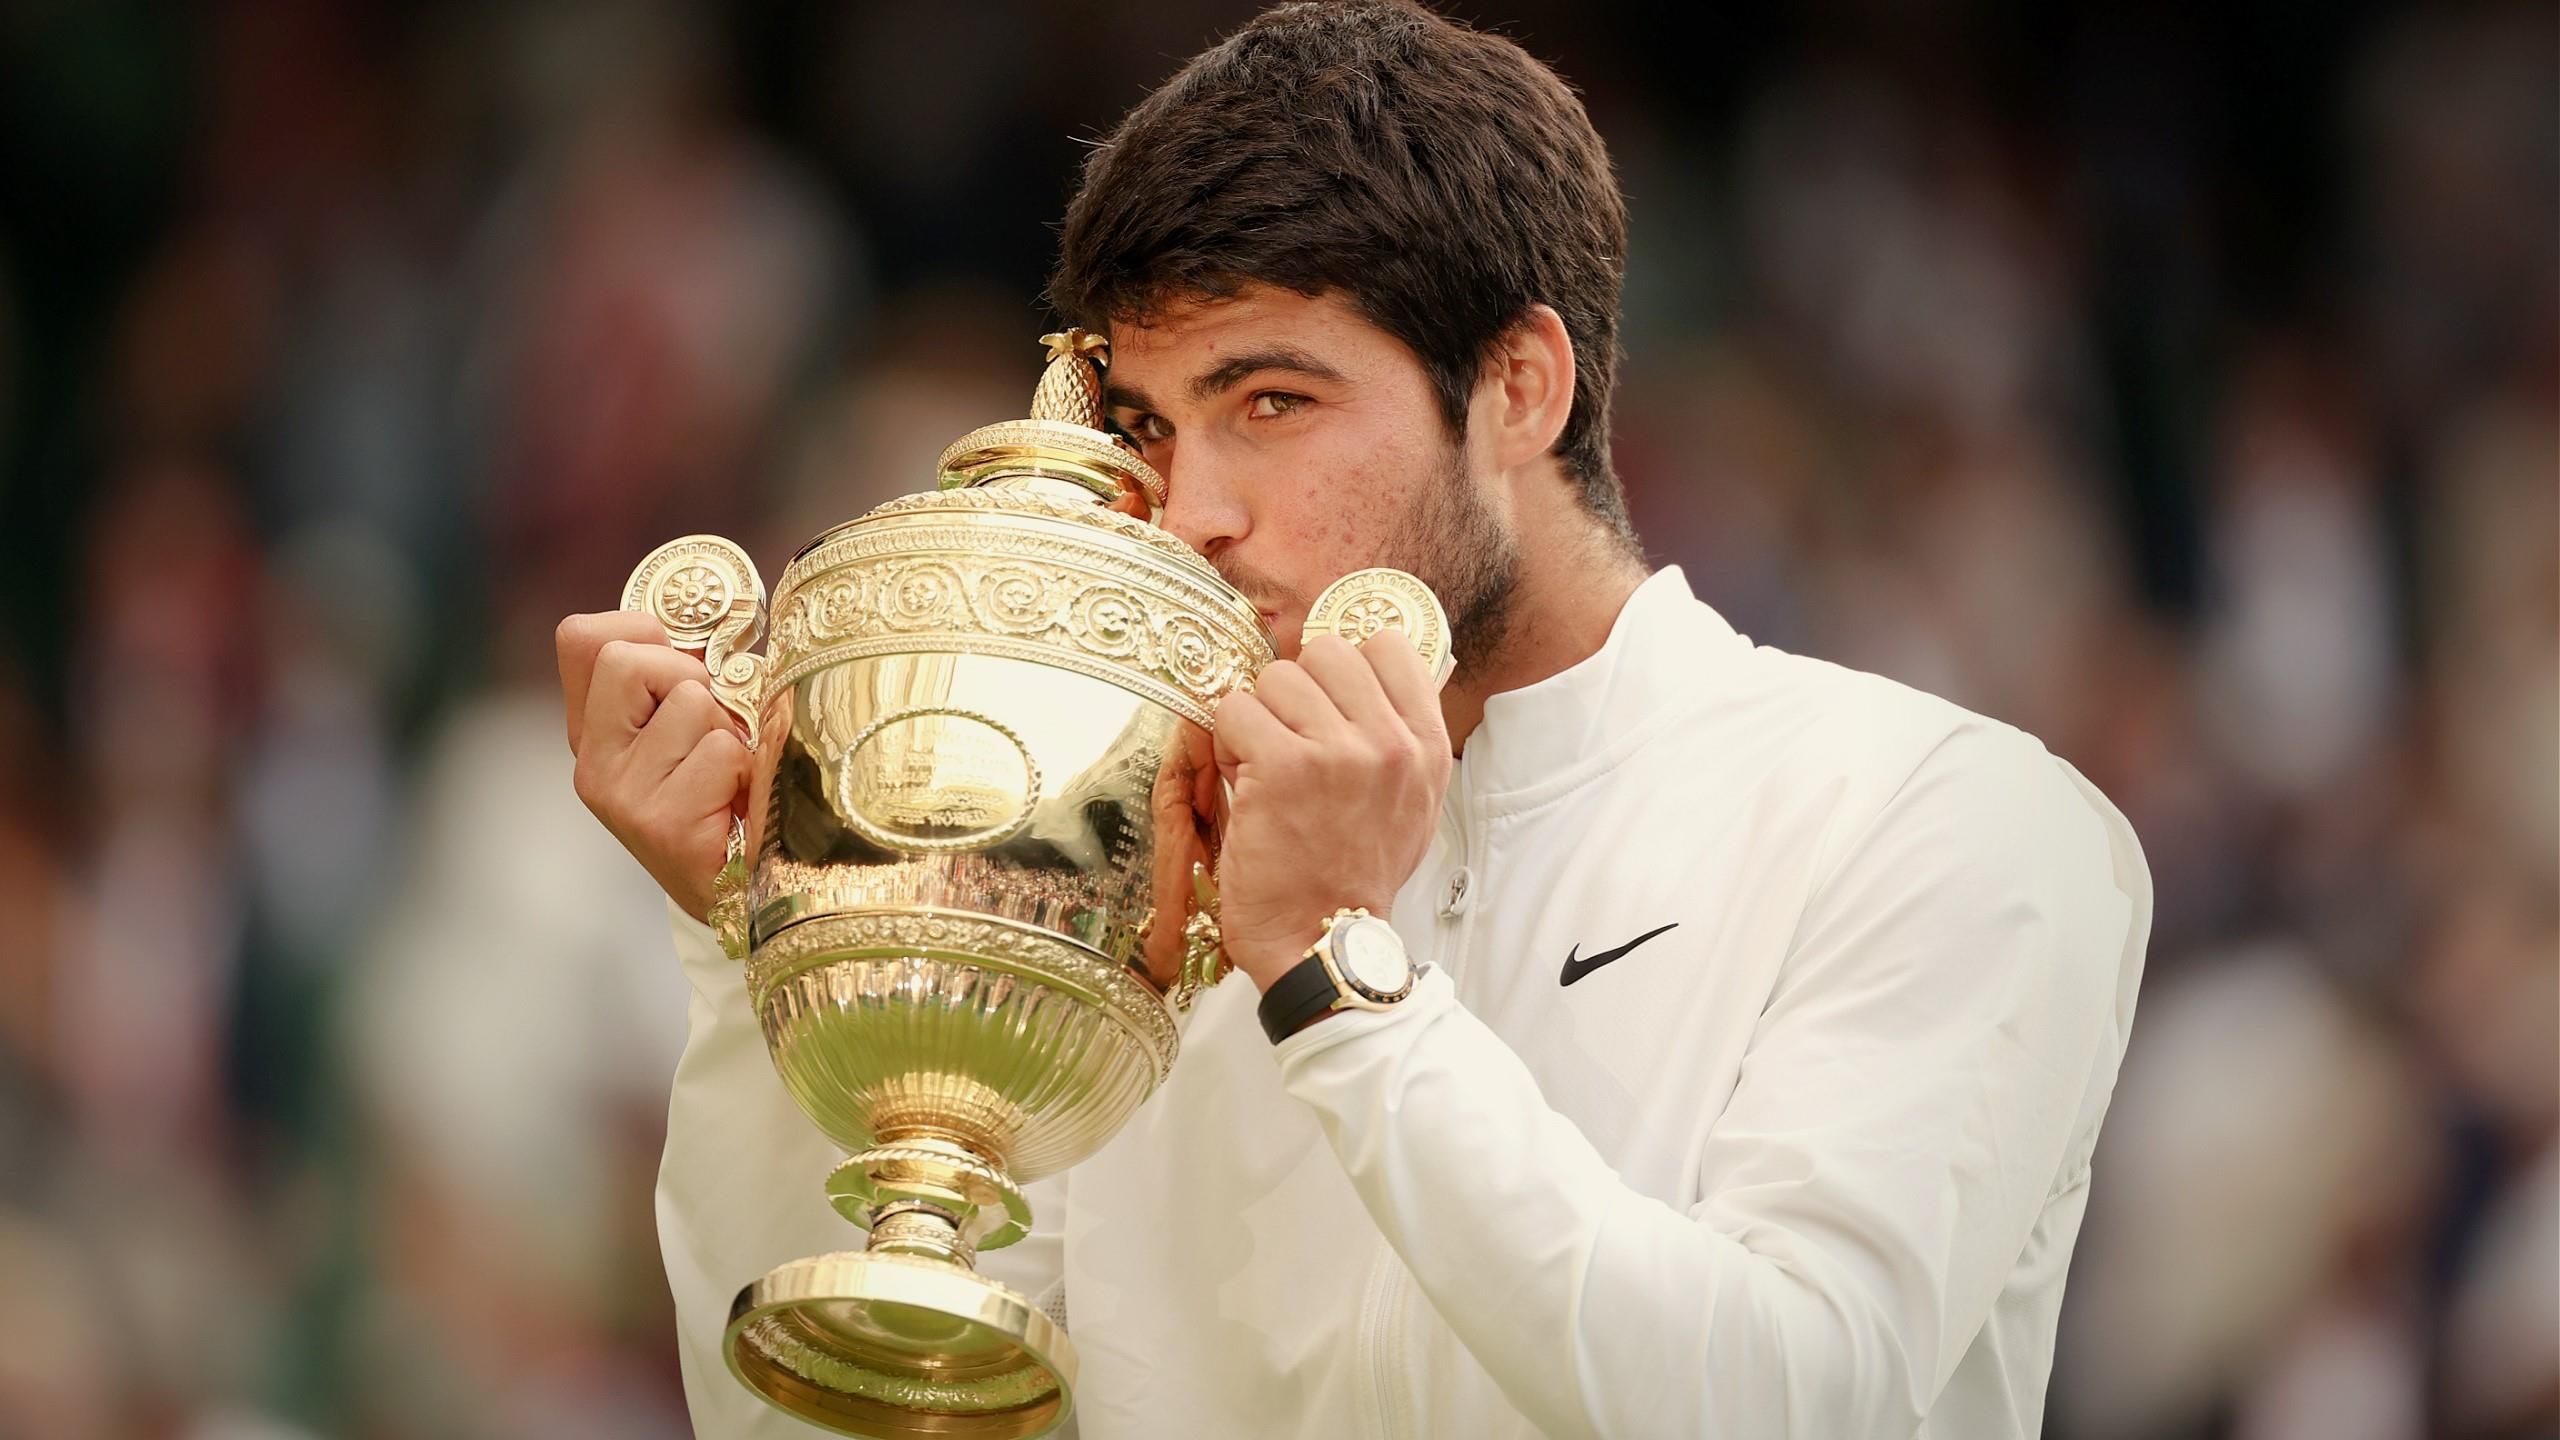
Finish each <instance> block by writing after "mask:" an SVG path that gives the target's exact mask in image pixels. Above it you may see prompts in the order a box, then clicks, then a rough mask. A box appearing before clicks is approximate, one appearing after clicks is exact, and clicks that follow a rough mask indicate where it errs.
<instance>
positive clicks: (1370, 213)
mask: <svg viewBox="0 0 2560 1440" xmlns="http://www.w3.org/2000/svg"><path fill="white" fill-rule="evenodd" d="M1626 231H1627V222H1626V205H1625V201H1624V200H1623V199H1622V198H1621V197H1620V195H1619V193H1618V185H1617V179H1616V177H1615V175H1614V174H1613V173H1612V171H1611V169H1610V165H1609V152H1608V149H1607V147H1606V146H1604V145H1602V144H1601V142H1600V136H1599V134H1598V132H1596V131H1594V130H1593V129H1592V128H1591V121H1590V118H1589V117H1588V116H1586V115H1585V114H1584V113H1583V110H1582V102H1581V101H1580V100H1579V99H1577V98H1576V97H1575V96H1574V93H1573V91H1572V89H1571V88H1570V87H1568V86H1567V85H1566V84H1565V83H1564V81H1563V80H1562V79H1560V78H1558V77H1557V75H1556V73H1555V72H1554V71H1552V70H1549V69H1548V68H1547V67H1546V66H1544V65H1542V64H1540V63H1538V62H1537V61H1536V60H1533V59H1531V58H1530V57H1529V56H1528V55H1527V54H1526V53H1525V52H1523V51H1522V50H1521V49H1520V47H1519V46H1517V45H1514V44H1513V43H1511V42H1510V41H1508V40H1505V39H1502V38H1501V37H1499V36H1494V35H1486V34H1481V33H1479V32H1477V31H1474V30H1470V29H1468V28H1466V27H1465V26H1463V25H1459V24H1456V23H1454V22H1452V21H1449V20H1446V19H1443V18H1441V17H1440V16H1437V15H1434V14H1432V13H1430V12H1429V11H1427V10H1423V9H1421V8H1419V7H1418V6H1414V5H1410V4H1404V3H1398V0H1315V3H1305V4H1292V5H1282V6H1279V7H1278V8H1276V9H1273V10H1269V11H1266V12H1264V13H1263V14H1262V15H1260V16H1258V17H1257V18H1255V19H1254V20H1253V21H1252V22H1251V23H1250V24H1248V25H1246V26H1245V27H1244V28H1243V29H1242V30H1239V31H1237V32H1236V33H1235V34H1234V35H1232V36H1229V37H1228V38H1227V39H1226V40H1225V41H1224V42H1223V43H1221V44H1219V45H1218V46H1217V47H1215V48H1214V49H1211V50H1209V51H1207V52H1205V53H1203V54H1201V55H1199V56H1198V57H1196V58H1195V59H1193V60H1192V61H1191V63H1189V64H1187V65H1185V66H1183V67H1182V69H1181V71H1180V73H1178V74H1176V75H1175V76H1174V77H1173V78H1172V79H1171V80H1169V81H1167V82H1165V84H1164V85H1163V87H1162V88H1160V89H1158V90H1157V91H1155V93H1153V94H1151V95H1149V96H1148V97H1147V98H1146V99H1145V100H1143V101H1141V102H1140V103H1139V105H1138V107H1137V108H1136V109H1134V110H1132V111H1130V112H1129V114H1128V116H1127V117H1126V118H1124V119H1123V120H1121V122H1120V124H1119V126H1118V127H1117V128H1116V129H1114V130H1113V131H1112V133H1111V135H1110V137H1109V138H1108V139H1106V140H1105V141H1104V142H1103V143H1102V145H1101V146H1100V147H1099V148H1097V149H1095V150H1094V151H1093V152H1092V154H1091V155H1090V156H1088V157H1087V158H1086V161H1085V167H1084V177H1083V183H1082V184H1081V186H1080V187H1079V188H1078V189H1077V191H1076V196H1075V199H1074V200H1073V201H1072V202H1070V203H1069V205H1068V207H1067V218H1066V225H1065V234H1064V238H1063V242H1062V244H1061V246H1060V251H1059V257H1058V268H1057V271H1056V273H1055V274H1054V275H1053V276H1052V277H1051V278H1050V282H1049V297H1050V301H1051V303H1052V304H1054V305H1056V306H1057V307H1058V309H1059V310H1060V311H1061V312H1062V313H1063V314H1065V315H1066V316H1067V317H1068V318H1069V319H1071V320H1073V321H1075V322H1077V323H1079V324H1085V325H1092V326H1097V327H1100V326H1107V325H1109V324H1112V323H1114V322H1128V321H1133V320H1143V319H1145V318H1146V317H1148V316H1149V315H1151V314H1153V313H1156V312H1157V311H1158V309H1159V307H1161V306H1162V305H1164V304H1166V303H1168V302H1178V301H1182V300H1188V299H1197V298H1201V297H1212V296H1225V295H1231V294H1233V293H1235V292H1236V290H1237V289H1238V288H1239V287H1241V286H1243V285H1246V284H1252V283H1259V284H1264V285H1271V286H1277V287H1282V288H1285V289H1289V290H1294V291H1296V292H1298V293H1300V294H1303V295H1323V294H1328V293H1331V294H1339V295H1341V296H1343V297H1345V298H1346V299H1347V300H1348V301H1349V302H1350V303H1351V304H1352V305H1353V306H1354V307H1355V308H1356V309H1357V310H1358V311H1359V312H1360V314H1361V315H1362V316H1363V317H1364V318H1366V319H1367V320H1368V321H1369V322H1370V323H1371V324H1373V325H1376V326H1377V327H1378V328H1380V329H1382V330H1384V331H1386V332H1387V333H1388V334H1390V335H1393V336H1395V337H1396V338H1397V339H1398V340H1401V341H1403V342H1404V343H1405V344H1406V345H1407V346H1409V347H1410V348H1411V349H1412V350H1413V352H1414V353H1415V354H1416V355H1417V356H1419V357H1421V360H1422V365H1423V368H1424V370H1425V371H1426V372H1428V374H1429V375H1430V377H1431V382H1432V386H1433V388H1434V389H1435V390H1436V391H1437V393H1438V395H1439V397H1440V404H1441V409H1442V411H1443V413H1444V415H1445V416H1446V418H1447V420H1448V423H1449V426H1450V429H1451V431H1452V432H1453V433H1457V432H1460V431H1462V430H1463V428H1464V426H1465V424H1466V418H1467V400H1468V397H1469V395H1470V394H1471V393H1472V392H1473V390H1474V388H1475V382H1476V380H1477V378H1478V377H1479V376H1480V375H1481V374H1482V373H1483V367H1484V365H1485V363H1486V361H1487V360H1488V359H1489V358H1490V356H1491V354H1492V352H1493V349H1494V347H1495V346H1496V345H1497V344H1498V343H1499V342H1500V341H1501V340H1503V339H1504V338H1505V337H1506V336H1507V335H1508V334H1509V333H1510V332H1511V331H1512V329H1513V328H1514V327H1515V326H1517V325H1518V324H1520V322H1521V321H1522V320H1523V319H1524V318H1525V317H1526V315H1527V313H1528V310H1529V307H1530V306H1532V305H1535V304H1538V303H1541V302H1543V303H1545V304H1547V305H1550V306H1552V307H1554V309H1555V311H1556V313H1557V314H1559V315H1560V316H1562V317H1563V319H1564V328H1565V333H1566V334H1567V335H1568V336H1570V337H1571V338H1572V340H1573V354H1574V369H1575V376H1574V386H1575V388H1574V397H1573V412H1572V415H1571V416H1570V417H1569V418H1568V419H1567V420H1566V421H1565V427H1564V432H1563V434H1562V435H1560V436H1559V437H1557V441H1556V451H1555V453H1556V454H1557V455H1558V456H1560V457H1561V458H1562V460H1563V462H1564V469H1565V471H1566V473H1567V474H1569V475H1570V476H1572V477H1573V479H1574V480H1575V481H1576V483H1578V484H1579V486H1580V487H1581V493H1582V498H1583V503H1584V504H1585V505H1586V506H1587V507H1588V508H1589V509H1590V510H1591V512H1592V513H1593V514H1594V515H1597V516H1598V517H1600V518H1601V519H1603V520H1605V521H1607V522H1608V523H1609V524H1610V525H1611V526H1612V527H1613V528H1614V529H1616V530H1618V531H1619V532H1621V533H1625V532H1626V531H1627V520H1626V504H1625V500H1624V497H1623V496H1622V494H1621V493H1620V490H1619V487H1618V479H1617V476H1616V474H1615V473H1614V472H1613V471H1612V470H1611V469H1610V466H1609V392H1610V389H1611V387H1612V385H1613V384H1614V383H1615V380H1616V374H1617V359H1618V304H1619V291H1620V289H1621V285H1622V282H1623V279H1624V275H1625V253H1626Z"/></svg>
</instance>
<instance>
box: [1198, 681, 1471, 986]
mask: <svg viewBox="0 0 2560 1440" xmlns="http://www.w3.org/2000/svg"><path fill="white" fill-rule="evenodd" d="M1216 741H1217V759H1218V770H1219V773H1220V774H1221V775H1222V776H1223V777H1224V778H1225V779H1226V780H1227V782H1228V783H1229V784H1230V785H1231V786H1232V787H1233V789H1232V792H1231V797H1230V807H1229V811H1228V817H1227V831H1226V844H1225V848H1224V851H1223V852H1222V854H1221V856H1220V859H1219V863H1218V889H1219V929H1220V931H1221V932H1222V934H1223V935H1224V937H1225V943H1226V951H1227V955H1228V957H1229V958H1230V959H1232V960H1233V961H1235V964H1236V968H1237V969H1239V970H1242V971H1244V972H1245V973H1246V974H1247V975H1249V976H1251V977H1252V978H1253V983H1254V984H1255V985H1256V986H1259V987H1261V988H1263V989H1268V988H1270V986H1271V982H1272V981H1274V980H1277V979H1278V978H1279V977H1280V976H1281V975H1283V974H1285V973H1286V972H1287V971H1288V969H1289V967H1290V966H1292V965H1294V964H1296V963H1297V962H1298V959H1299V957H1300V956H1302V955H1303V954H1305V952H1306V949H1307V947H1308V946H1310V945H1312V944H1314V943H1315V941H1316V937H1317V936H1318V935H1320V934H1322V933H1323V929H1324V921H1325V919H1326V917H1328V916H1330V915H1332V914H1333V913H1334V912H1335V911H1337V910H1342V909H1347V908H1349V907H1352V906H1365V907H1366V908H1367V909H1368V911H1369V913H1371V914H1373V915H1381V916H1383V915H1385V914H1386V913H1387V910H1388V907H1389V906H1390V905H1391V904H1392V903H1393V902H1394V900H1395V894H1396V891H1397V890H1398V889H1400V888H1401V887H1402V886H1403V884H1404V882H1405V879H1406V877H1408V876H1410V875H1411V874H1412V873H1413V869H1414V867H1415V866H1416V865H1419V864H1421V863H1422V856H1423V853H1424V852H1425V851H1427V850H1428V849H1429V848H1430V846H1431V835H1432V830H1433V828H1434V826H1436V825H1437V824H1438V822H1439V818H1440V797H1441V795H1442V794H1443V793H1444V792H1446V791H1447V789H1448V787H1449V765H1450V758H1449V731H1448V726H1447V724H1446V723H1445V722H1444V721H1443V720H1442V719H1441V716H1440V696H1439V692H1438V690H1437V688H1436V687H1434V686H1433V685H1432V683H1431V677H1430V675H1429V673H1428V672H1427V671H1426V670H1424V668H1423V664H1422V660H1421V658H1420V657H1418V656H1417V655H1415V654H1414V652H1413V646H1412V645H1411V644H1410V643H1409V642H1408V641H1407V640H1406V639H1405V637H1404V635H1403V633H1402V632H1400V631H1396V630H1386V631H1382V632H1380V633H1379V634H1378V635H1377V636H1376V637H1375V638H1373V639H1371V640H1368V641H1367V642H1365V643H1363V644H1361V645H1358V646H1356V647H1355V646H1354V645H1352V644H1351V643H1350V642H1349V641H1347V640H1343V639H1341V638H1339V637H1336V636H1332V635H1322V636H1318V637H1317V638H1315V639H1313V640H1310V641H1308V642H1307V643H1306V646H1305V647H1304V648H1303V649H1302V650H1301V651H1300V652H1299V654H1298V658H1297V659H1295V660H1278V661H1274V662H1272V663H1271V664H1270V665H1269V666H1268V667H1266V668H1265V669H1264V670H1263V672H1262V674H1261V675H1260V676H1259V677H1258V678H1257V679H1256V680H1255V682H1254V688H1253V689H1252V691H1250V692H1243V691H1239V692H1237V693H1235V694H1232V695H1229V696H1228V697H1227V698H1226V699H1225V700H1224V701H1223V702H1221V703H1220V704H1219V706H1218V726H1217V734H1216Z"/></svg>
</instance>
